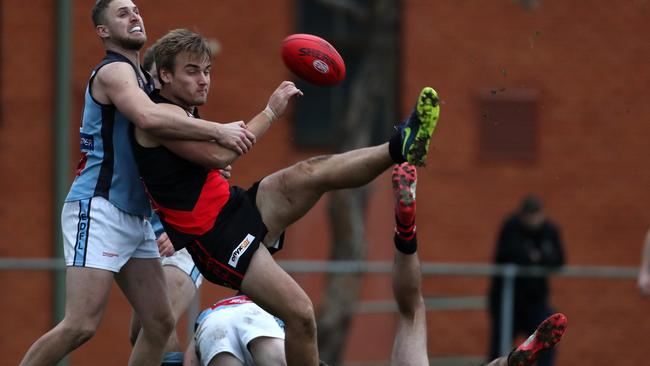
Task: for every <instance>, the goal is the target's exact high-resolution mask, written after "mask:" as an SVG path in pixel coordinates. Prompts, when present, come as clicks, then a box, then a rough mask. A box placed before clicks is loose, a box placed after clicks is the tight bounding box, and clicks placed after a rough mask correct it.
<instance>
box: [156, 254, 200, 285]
mask: <svg viewBox="0 0 650 366" xmlns="http://www.w3.org/2000/svg"><path fill="white" fill-rule="evenodd" d="M162 265H163V266H174V267H176V268H178V269H180V270H181V271H183V272H185V273H186V274H187V275H188V276H190V278H191V279H192V282H194V285H195V286H196V288H197V289H198V288H199V287H201V283H202V282H203V276H201V273H199V269H198V268H196V266H195V265H194V261H193V260H192V256H191V255H190V253H189V252H188V251H187V249H185V248H183V249H181V250H178V251H176V253H174V255H172V256H171V257H163V258H162Z"/></svg>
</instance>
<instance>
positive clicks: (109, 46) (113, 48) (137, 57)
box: [106, 44, 140, 69]
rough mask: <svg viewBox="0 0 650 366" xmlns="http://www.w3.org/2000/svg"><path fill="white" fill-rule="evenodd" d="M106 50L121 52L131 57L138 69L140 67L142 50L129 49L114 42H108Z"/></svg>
mask: <svg viewBox="0 0 650 366" xmlns="http://www.w3.org/2000/svg"><path fill="white" fill-rule="evenodd" d="M106 51H111V52H115V53H119V54H120V55H122V56H124V57H126V58H127V59H129V61H131V62H132V63H133V64H134V65H135V66H136V67H137V68H138V69H139V68H140V51H134V50H127V49H125V48H122V47H119V46H117V45H114V44H106Z"/></svg>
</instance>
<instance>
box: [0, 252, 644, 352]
mask: <svg viewBox="0 0 650 366" xmlns="http://www.w3.org/2000/svg"><path fill="white" fill-rule="evenodd" d="M278 263H279V264H280V266H281V267H282V268H284V269H285V270H286V271H287V272H289V273H340V274H350V273H375V274H385V275H389V274H390V273H391V271H392V266H393V264H392V262H377V261H372V262H369V261H304V260H287V261H278ZM65 268H66V267H65V263H64V261H63V260H62V259H50V258H0V271H2V270H18V271H43V270H45V271H63V270H65ZM421 271H422V275H423V276H431V275H438V276H479V277H486V276H487V277H491V276H495V275H500V276H502V277H503V291H502V292H501V293H502V301H501V304H502V308H501V313H502V314H504V315H503V316H502V317H501V318H502V319H501V321H502V323H501V326H502V329H510V328H511V327H512V323H513V318H512V313H513V307H514V284H515V279H516V278H517V277H543V276H554V277H571V278H600V279H636V277H637V274H638V268H637V267H619V266H565V267H562V268H561V269H558V270H550V269H548V268H545V267H522V266H517V265H515V264H505V265H492V264H479V263H429V262H424V263H422V264H421ZM425 305H426V307H427V310H430V311H431V310H440V309H458V310H460V309H481V308H485V306H486V301H485V298H484V297H477V296H467V297H436V298H427V299H425ZM199 306H200V301H199V298H198V296H197V297H196V298H195V299H194V301H193V303H192V305H191V307H190V309H189V310H188V316H189V317H190V318H191V317H192V316H194V317H196V316H197V315H198V312H199V310H200V309H199ZM395 310H396V305H395V304H394V301H392V300H381V301H363V302H359V303H358V305H357V307H356V309H355V311H356V312H360V313H378V312H391V311H395ZM188 324H189V326H188V332H189V333H188V334H191V332H193V329H192V327H191V325H192V322H188ZM499 344H500V349H501V353H502V354H507V353H508V351H509V350H510V347H511V346H512V336H511V335H510V332H502V337H501V339H500V341H499ZM469 359H475V358H462V357H461V358H458V360H457V361H453V360H448V361H449V362H446V361H440V362H438V361H435V362H434V361H433V360H432V365H433V364H435V365H443V364H444V365H452V364H456V363H454V362H465V361H466V360H469Z"/></svg>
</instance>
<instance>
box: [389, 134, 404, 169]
mask: <svg viewBox="0 0 650 366" xmlns="http://www.w3.org/2000/svg"><path fill="white" fill-rule="evenodd" d="M388 152H389V153H390V158H391V159H393V162H394V163H395V164H401V163H404V162H405V161H406V159H404V155H402V134H401V133H400V132H399V131H398V132H397V133H395V134H394V135H393V137H391V138H390V140H388Z"/></svg>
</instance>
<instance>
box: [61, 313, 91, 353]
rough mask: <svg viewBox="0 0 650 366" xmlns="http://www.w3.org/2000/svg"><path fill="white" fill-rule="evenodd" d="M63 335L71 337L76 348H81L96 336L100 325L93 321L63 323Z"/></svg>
mask: <svg viewBox="0 0 650 366" xmlns="http://www.w3.org/2000/svg"><path fill="white" fill-rule="evenodd" d="M62 324H63V332H62V333H63V334H64V335H65V336H66V337H70V340H71V343H72V344H73V345H74V347H75V348H76V347H79V346H81V345H82V344H84V343H86V342H87V341H88V340H89V339H90V338H92V337H93V336H94V335H95V332H96V331H97V326H98V324H97V323H96V322H93V321H75V322H70V321H66V320H64V321H63V323H62Z"/></svg>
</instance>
